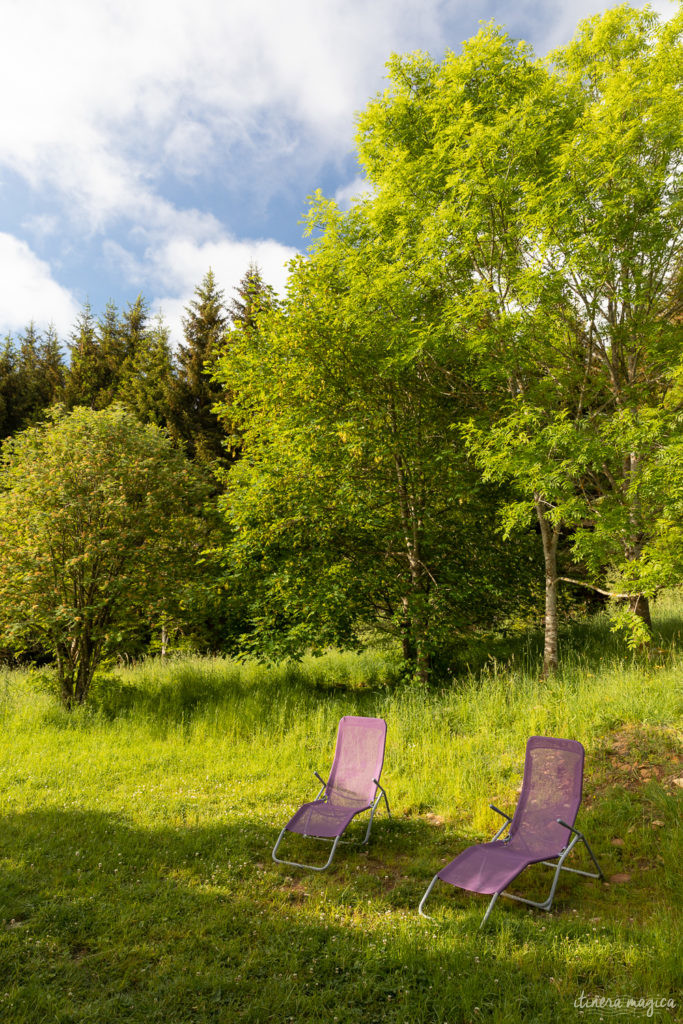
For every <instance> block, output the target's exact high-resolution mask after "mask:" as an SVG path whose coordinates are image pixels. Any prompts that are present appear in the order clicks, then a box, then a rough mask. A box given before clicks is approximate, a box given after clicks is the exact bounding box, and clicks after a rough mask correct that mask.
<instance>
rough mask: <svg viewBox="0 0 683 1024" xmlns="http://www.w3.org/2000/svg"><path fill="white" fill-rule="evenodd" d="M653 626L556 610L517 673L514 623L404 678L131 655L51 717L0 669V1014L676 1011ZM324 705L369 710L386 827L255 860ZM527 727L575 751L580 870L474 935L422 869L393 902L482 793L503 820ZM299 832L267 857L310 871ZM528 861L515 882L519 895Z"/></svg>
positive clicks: (671, 792) (521, 648)
mask: <svg viewBox="0 0 683 1024" xmlns="http://www.w3.org/2000/svg"><path fill="white" fill-rule="evenodd" d="M654 621H655V628H656V638H655V644H654V647H653V650H652V651H650V652H648V653H647V654H645V653H636V654H627V653H625V652H624V648H623V647H622V646H621V645H620V644H619V643H618V641H617V640H616V639H615V638H614V637H613V636H612V635H611V634H610V632H609V629H608V627H607V625H606V622H605V620H603V619H602V618H601V617H600V616H598V617H596V618H594V619H592V620H591V621H588V622H584V623H576V624H574V625H573V626H572V627H571V629H569V630H568V631H567V632H566V633H565V634H564V635H563V637H562V659H563V666H562V669H561V671H560V673H559V674H558V675H557V676H556V677H555V678H553V679H552V680H550V681H545V682H544V681H540V679H539V670H538V665H539V662H538V654H537V650H536V647H535V641H534V639H533V638H531V639H527V640H526V641H523V642H522V641H520V643H519V644H518V645H517V647H516V649H515V650H514V656H513V648H511V647H510V648H509V649H508V651H507V655H506V657H505V658H502V659H501V660H498V661H496V660H495V659H493V658H489V659H488V660H486V659H485V660H484V662H483V663H482V664H478V665H476V666H474V665H473V666H471V667H470V670H469V671H467V670H466V669H463V672H462V673H461V674H460V675H459V677H458V678H457V679H454V680H453V681H452V682H451V683H449V685H447V686H446V685H442V686H438V687H433V688H430V689H426V688H424V687H420V686H418V685H416V684H415V683H408V682H406V681H405V680H402V679H401V678H400V674H399V669H398V664H397V662H396V661H395V660H394V659H392V657H391V655H390V654H387V653H382V652H378V651H371V650H368V651H365V652H363V653H334V652H331V653H329V654H326V655H324V656H322V657H319V658H312V657H311V658H306V659H304V660H303V661H302V662H301V663H299V664H282V665H272V666H265V665H261V664H258V663H256V662H244V663H239V662H235V661H229V660H224V659H207V658H192V657H187V656H186V657H183V658H178V659H166V660H165V661H164V662H162V661H161V660H159V659H150V660H147V661H143V662H141V663H140V664H138V665H135V666H132V667H129V668H118V669H109V670H107V671H105V672H101V673H100V674H99V675H98V676H97V677H96V680H95V683H94V689H93V693H92V700H91V702H90V704H89V705H88V706H87V707H84V708H80V709H77V710H76V711H73V712H67V711H66V710H64V709H63V708H62V707H61V706H60V705H59V701H58V699H57V696H56V694H55V690H54V686H55V684H54V678H53V675H52V673H51V672H50V670H49V669H44V668H43V669H35V670H31V671H28V670H21V671H20V670H17V671H6V672H4V674H2V675H0V726H1V732H0V1020H2V1021H4V1022H6V1024H39V1022H43V1021H45V1022H47V1021H50V1022H53V1021H54V1022H60V1024H66V1022H74V1024H75V1022H78V1024H82V1022H86V1021H88V1022H90V1021H92V1022H97V1024H116V1022H125V1024H133V1022H142V1021H145V1022H147V1024H151V1022H161V1021H163V1022H165V1024H184V1022H188V1024H189V1022H192V1024H195V1022H197V1024H199V1022H205V1021H206V1022H209V1021H210V1022H221V1021H225V1022H232V1021H236V1022H237V1021H245V1022H247V1021H248V1022H254V1024H260V1022H266V1021H274V1022H283V1024H284V1022H288V1021H292V1022H296V1024H298V1022H311V1024H313V1022H315V1024H320V1022H328V1021H329V1022H339V1024H351V1022H361V1021H362V1022H364V1024H372V1022H377V1024H379V1022H396V1024H399V1022H400V1024H403V1022H406V1024H432V1022H439V1024H461V1022H478V1021H492V1022H493V1021H495V1022H503V1021H505V1022H507V1021H511V1022H516V1021H525V1022H538V1024H548V1022H554V1021H579V1020H584V1021H592V1020H594V1021H596V1022H598V1021H600V1020H603V1019H605V1020H607V1019H613V1018H614V1012H613V1011H612V1012H609V1011H608V1009H603V1010H600V1009H598V1008H597V1007H596V1006H595V1005H594V1003H593V1002H592V1000H594V999H595V997H605V998H607V999H612V1000H613V999H615V998H618V997H619V998H623V997H628V996H631V997H632V998H634V999H635V1000H641V1001H642V1002H641V1005H640V1008H635V1009H633V1008H632V1009H631V1010H629V1011H628V1014H627V1015H624V1017H623V1018H620V1019H654V1020H664V1021H677V1020H678V1021H680V1020H681V1019H683V1016H682V1011H681V1002H682V1000H683V992H682V991H681V985H680V964H681V962H683V957H682V956H681V953H682V951H681V942H680V934H681V928H680V906H681V876H680V838H681V830H680V798H681V787H680V785H679V784H677V783H676V781H675V780H677V779H678V780H679V783H680V779H681V777H682V776H683V762H682V760H681V722H682V711H683V687H682V686H681V683H682V681H683V655H682V654H681V638H682V634H683V600H682V599H681V597H680V596H679V597H678V598H676V597H668V598H667V599H662V600H660V602H659V603H658V604H657V605H656V606H655V608H654ZM344 714H361V715H379V716H382V717H384V718H385V719H386V720H387V722H388V736H387V750H386V758H385V768H384V773H383V776H382V782H383V785H384V787H385V788H386V791H387V794H388V797H389V802H390V805H391V810H392V817H391V818H388V817H387V814H386V811H385V809H384V808H383V807H382V808H381V809H380V811H379V812H378V815H377V817H376V819H375V824H374V826H373V834H372V838H371V840H370V844H369V846H368V847H366V848H363V849H357V848H355V847H353V846H342V847H340V848H339V849H338V852H337V856H336V858H335V861H334V863H333V865H332V867H331V868H330V869H329V870H328V871H327V872H325V873H324V874H313V873H306V872H304V871H300V870H297V869H295V868H286V867H281V866H278V865H276V864H274V863H273V862H272V860H271V850H272V847H273V844H274V842H275V839H276V838H277V835H278V833H279V830H280V828H281V827H282V825H283V824H284V823H285V821H286V820H287V819H288V817H289V816H290V815H291V814H292V813H293V811H294V810H295V809H296V808H297V807H298V806H299V804H300V803H301V802H303V801H304V800H305V799H312V798H313V796H314V795H315V793H316V792H317V788H318V784H317V780H316V779H315V778H314V776H313V770H314V769H318V771H320V772H321V774H323V776H325V775H326V773H327V771H328V769H329V766H330V763H331V759H332V754H333V750H334V739H335V733H336V728H337V724H338V721H339V718H340V717H341V716H342V715H344ZM533 734H545V735H557V736H569V737H573V738H576V739H579V740H581V742H582V743H583V744H584V746H585V748H586V767H585V782H584V800H583V804H582V807H581V809H580V811H579V817H578V822H577V824H578V827H579V828H580V829H582V830H583V831H584V832H585V833H586V836H587V838H588V840H589V842H590V843H591V846H592V848H593V850H594V852H595V854H596V856H597V858H598V860H599V862H600V864H601V866H602V868H603V870H604V872H605V875H606V876H607V879H608V881H607V882H606V883H600V882H598V881H593V880H590V879H585V878H580V877H579V876H574V875H569V876H564V877H563V878H562V879H561V881H560V884H559V887H558V891H557V895H556V900H555V904H554V906H553V910H552V912H551V913H544V912H542V911H532V910H529V909H528V908H526V907H524V906H522V905H520V904H517V903H512V902H509V901H505V900H500V901H499V902H498V905H497V906H496V908H495V910H494V912H493V915H492V917H491V920H490V921H489V924H488V926H487V927H486V929H485V930H483V931H478V927H479V923H480V921H481V918H482V916H483V914H484V911H485V909H486V905H487V902H488V901H487V898H486V897H477V896H473V895H471V894H467V893H463V892H459V891H456V890H454V889H452V888H451V887H449V886H440V887H437V889H436V890H435V891H434V893H433V896H432V898H431V899H430V906H429V912H430V914H431V915H432V916H433V920H432V921H426V920H424V919H423V918H421V917H419V916H418V914H417V906H418V903H419V900H420V898H421V896H422V894H423V892H424V890H425V888H426V886H427V884H428V883H429V881H430V879H431V878H432V876H433V875H434V873H435V872H436V871H437V870H438V869H439V867H441V866H442V865H443V864H444V863H446V862H447V861H448V860H450V859H451V858H452V857H454V856H455V855H456V854H457V853H458V852H460V851H461V850H462V849H463V848H464V847H465V846H467V845H468V844H469V843H471V842H474V841H481V840H482V839H486V838H490V837H491V836H492V835H493V833H494V832H495V831H496V830H497V828H498V826H499V819H498V817H497V815H495V814H494V813H493V812H491V811H490V810H489V809H488V805H489V803H491V802H492V803H495V804H496V805H497V806H499V807H501V808H503V809H504V810H507V811H508V812H510V813H511V811H512V809H513V808H514V805H515V802H516V796H517V791H518V788H519V785H520V782H521V775H522V767H523V760H524V748H525V743H526V740H527V738H528V737H529V736H530V735H533ZM354 834H355V835H357V836H360V835H361V834H362V830H361V826H360V825H359V826H358V827H356V829H355V833H354ZM307 842H308V845H307V846H306V847H305V851H306V852H304V846H303V844H304V840H303V839H302V840H297V838H296V837H291V839H290V840H289V843H290V844H289V846H288V847H287V855H288V856H289V855H294V856H295V857H297V856H301V855H303V856H306V853H307V854H308V856H319V857H320V858H321V862H323V860H324V858H325V857H326V855H327V851H326V849H324V850H323V849H322V848H319V847H317V846H316V844H315V842H314V841H313V840H308V841H307ZM574 858H575V859H574V862H573V866H576V867H585V868H589V864H588V863H587V862H586V861H587V858H586V857H585V853H578V852H577V853H575V854H574ZM550 876H551V872H550V871H549V870H548V869H547V868H542V867H537V868H533V869H530V870H528V871H527V872H525V874H524V875H522V876H521V878H520V879H518V883H516V887H515V891H517V892H519V893H521V894H523V895H528V896H529V897H530V898H533V899H542V898H544V896H545V894H546V892H547V887H548V885H549V881H550ZM662 999H664V1000H665V1001H667V1000H668V1002H669V1005H665V1006H655V1005H653V1004H652V1003H648V1002H647V1000H662ZM673 1003H675V1004H676V1005H675V1006H673V1005H671V1004H673Z"/></svg>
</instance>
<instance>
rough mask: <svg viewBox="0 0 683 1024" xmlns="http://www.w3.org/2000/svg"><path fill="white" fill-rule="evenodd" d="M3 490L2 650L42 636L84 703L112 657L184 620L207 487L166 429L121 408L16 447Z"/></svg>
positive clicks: (59, 417)
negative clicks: (138, 638) (166, 619)
mask: <svg viewBox="0 0 683 1024" xmlns="http://www.w3.org/2000/svg"><path fill="white" fill-rule="evenodd" d="M0 486H1V490H0V622H1V623H2V632H3V640H4V643H5V644H7V645H8V646H11V647H13V648H14V649H15V650H21V649H22V647H24V646H30V645H31V644H33V643H35V642H36V641H39V642H40V643H41V644H42V646H43V648H44V649H45V650H47V651H48V652H49V653H50V654H51V655H52V656H53V657H54V658H55V660H56V663H57V669H58V673H59V680H60V685H61V692H62V697H63V700H64V702H65V703H66V704H67V705H69V706H70V705H71V704H73V703H74V702H82V701H84V700H85V699H86V697H87V694H88V690H89V687H90V682H91V680H92V676H93V672H94V670H95V668H96V667H97V665H98V664H99V663H100V662H101V660H102V659H103V658H104V657H106V656H107V655H111V654H114V653H115V652H116V651H117V650H120V649H121V647H122V645H125V643H126V641H127V639H128V638H130V637H131V636H134V635H137V634H138V633H139V631H140V629H141V625H145V624H146V625H147V626H151V625H153V624H155V623H157V622H159V621H160V620H161V619H162V618H163V616H164V615H169V616H174V615H176V616H177V614H178V608H179V604H180V602H181V600H182V598H183V595H184V594H186V593H187V588H188V581H189V586H190V587H191V586H192V585H193V581H194V579H195V578H196V575H197V568H196V566H197V562H198V560H199V559H200V554H201V550H202V546H203V544H204V540H205V531H204V526H203V523H202V522H201V520H200V519H199V517H198V515H197V511H196V510H197V509H198V508H200V507H201V503H202V500H203V496H204V494H205V490H204V488H203V486H202V484H201V483H200V482H199V481H198V479H197V475H196V473H195V472H194V470H193V468H192V466H191V465H190V464H189V462H188V461H187V459H186V458H185V457H184V455H183V454H182V453H181V452H179V451H178V450H177V449H175V448H174V447H173V445H172V443H171V441H170V439H169V438H168V436H167V435H166V434H165V433H164V432H163V431H161V430H160V429H158V428H157V427H155V426H153V425H141V424H140V422H139V420H137V419H136V418H135V417H134V416H133V415H132V413H130V412H129V411H127V410H125V409H123V408H121V407H118V406H112V407H111V408H109V409H106V410H101V411H95V410H92V409H87V408H76V409H75V410H73V412H71V413H70V414H64V413H63V412H57V413H55V416H54V419H53V421H52V422H50V423H44V424H41V425H39V426H37V427H32V428H29V429H28V430H25V431H23V432H21V433H19V434H17V435H16V436H15V437H13V438H11V439H10V440H8V441H7V442H6V443H5V445H4V448H3V455H2V475H1V478H0Z"/></svg>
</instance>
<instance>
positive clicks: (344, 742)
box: [273, 715, 389, 871]
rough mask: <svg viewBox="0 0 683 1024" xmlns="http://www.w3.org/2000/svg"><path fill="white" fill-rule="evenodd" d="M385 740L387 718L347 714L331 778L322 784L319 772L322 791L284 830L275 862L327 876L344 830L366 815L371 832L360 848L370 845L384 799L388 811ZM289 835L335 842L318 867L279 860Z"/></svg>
mask: <svg viewBox="0 0 683 1024" xmlns="http://www.w3.org/2000/svg"><path fill="white" fill-rule="evenodd" d="M386 735H387V723H386V722H385V721H384V719H383V718H360V717H354V716H352V715H346V716H345V717H344V718H342V719H341V721H340V722H339V729H338V732H337V745H336V748H335V752H334V760H333V762H332V770H331V771H330V777H329V779H328V781H327V782H324V781H323V779H321V778H320V776H319V775H318V773H317V772H316V773H315V774H316V776H317V777H318V779H320V781H321V782H322V783H323V786H322V789H321V790H320V792H319V793H318V795H317V797H316V798H315V800H312V801H311V802H310V803H306V804H303V806H302V807H300V808H299V810H298V811H297V812H296V814H295V815H294V816H293V817H292V818H290V820H289V821H288V822H287V824H286V825H285V827H284V828H283V829H282V831H281V832H280V835H279V837H278V840H277V842H276V844H275V846H274V848H273V860H274V861H276V862H277V863H278V864H290V865H292V866H294V867H302V868H311V869H312V870H314V871H324V870H325V868H327V867H329V865H330V864H331V863H332V858H333V857H334V854H335V850H336V849H337V844H338V843H339V841H340V839H341V836H342V834H343V833H344V831H345V829H346V828H347V827H348V825H349V823H350V822H351V821H352V819H353V818H355V816H356V815H357V814H360V813H361V812H362V811H370V820H369V822H368V828H367V831H366V833H365V838H364V839H363V843H362V844H361V845H363V844H365V843H367V842H368V840H369V839H370V829H371V828H372V819H373V817H374V814H375V810H376V809H377V806H378V804H379V802H380V800H381V799H382V797H384V801H385V803H386V806H387V811H389V801H388V800H387V795H386V793H385V792H384V789H383V788H382V786H380V784H379V778H380V775H381V773H382V765H383V764H384V747H385V742H386ZM285 832H298V833H299V834H300V835H302V836H310V837H312V838H315V839H326V840H331V841H333V842H332V850H331V851H330V856H329V858H328V860H327V863H326V864H324V865H323V866H322V867H317V866H316V865H313V864H299V863H298V862H297V861H289V860H280V859H279V858H278V857H277V856H276V854H277V850H278V847H279V845H280V843H281V841H282V838H283V836H284V834H285Z"/></svg>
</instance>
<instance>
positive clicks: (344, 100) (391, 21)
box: [0, 0, 442, 230]
mask: <svg viewBox="0 0 683 1024" xmlns="http://www.w3.org/2000/svg"><path fill="white" fill-rule="evenodd" d="M441 6H442V0H423V2H422V3H420V4H419V9H418V5H417V4H416V3H415V2H414V0H413V2H411V0H375V2H374V3H372V4H370V5H367V4H366V3H365V2H361V0H326V2H325V3H320V2H319V0H290V2H288V3H287V4H283V3H279V2H277V0H232V2H231V3H229V4H226V3H224V2H223V0H197V2H196V3H194V4H188V3H186V2H185V0H143V2H140V0H117V3H116V4H109V3H107V4H103V3H96V2H95V3H93V2H92V0H65V2H64V3H60V4H55V3H54V0H32V2H31V4H30V5H28V6H27V5H26V3H25V2H24V0H5V2H4V4H3V31H2V36H1V39H0V93H1V94H2V95H4V96H6V97H7V96H11V97H12V102H11V103H6V104H5V106H4V109H3V131H2V133H0V163H4V164H5V165H7V166H9V167H11V168H12V170H14V171H15V172H16V173H18V174H20V175H21V176H22V177H24V178H25V179H26V180H28V181H29V182H31V183H32V184H33V185H34V186H40V185H45V184H49V185H50V186H52V187H54V188H56V189H58V190H59V191H60V192H61V193H62V194H63V195H64V196H65V197H67V198H68V200H69V203H70V208H71V211H72V213H74V212H76V211H77V212H78V214H79V215H80V216H82V217H83V218H84V223H85V224H87V225H88V226H89V227H90V229H92V230H98V229H101V228H102V227H103V226H104V225H106V224H108V223H110V222H111V220H112V218H115V217H117V216H120V215H123V216H134V215H135V211H136V209H137V208H138V207H139V206H140V205H141V203H142V204H143V205H144V202H145V199H146V197H147V196H148V195H149V193H150V191H151V192H153V191H154V190H155V184H156V182H157V181H158V178H159V176H160V175H162V174H168V173H170V174H173V175H179V176H181V177H182V176H187V175H196V174H199V173H200V172H201V171H202V170H205V169H206V168H207V166H213V167H215V166H216V162H217V161H223V163H224V164H225V165H226V167H229V168H230V171H231V173H233V174H239V173H240V171H241V172H242V173H244V167H240V166H239V161H237V162H236V160H235V149H236V147H246V148H247V150H249V149H252V150H253V152H254V156H255V158H256V157H258V156H259V155H263V153H261V154H259V152H258V150H259V148H260V147H263V150H264V152H265V148H266V147H267V159H268V161H269V162H270V163H271V164H272V165H273V166H275V165H276V164H277V161H278V159H279V158H280V157H281V155H282V154H283V153H288V154H289V155H290V156H291V154H292V151H293V150H299V151H300V155H299V159H300V160H302V161H304V160H305V161H308V162H309V163H310V161H311V160H319V161H321V162H323V161H324V160H326V159H329V158H333V157H335V156H339V155H340V154H343V153H344V152H346V151H348V149H349V148H350V146H351V139H352V133H353V112H354V110H356V109H357V108H359V107H361V106H363V105H364V104H365V102H366V100H367V97H368V94H369V92H372V91H374V90H375V89H376V88H377V87H378V86H379V84H380V82H381V76H382V69H383V64H384V61H385V60H386V58H387V56H388V54H389V52H390V51H391V50H392V49H395V48H406V47H409V46H410V43H409V40H410V39H411V38H414V37H415V34H416V32H418V35H419V38H420V39H421V40H423V41H426V42H427V41H430V40H431V41H432V42H437V41H438V39H439V11H440V7H441ZM418 30H419V31H418ZM17 83H21V85H20V87H17ZM293 126H296V128H295V129H293ZM264 144H265V146H264Z"/></svg>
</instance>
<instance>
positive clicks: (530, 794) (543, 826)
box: [418, 736, 604, 928]
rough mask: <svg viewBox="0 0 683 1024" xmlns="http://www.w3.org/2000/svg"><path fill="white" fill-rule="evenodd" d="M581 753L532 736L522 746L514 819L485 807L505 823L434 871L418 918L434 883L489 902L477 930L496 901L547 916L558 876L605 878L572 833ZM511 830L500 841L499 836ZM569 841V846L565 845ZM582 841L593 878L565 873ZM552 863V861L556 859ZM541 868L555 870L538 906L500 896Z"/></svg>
mask: <svg viewBox="0 0 683 1024" xmlns="http://www.w3.org/2000/svg"><path fill="white" fill-rule="evenodd" d="M583 758H584V749H583V747H582V746H581V744H580V743H577V741H576V740H559V739H551V738H549V737H547V736H532V737H531V739H530V740H529V741H528V742H527V745H526V760H525V762H524V781H523V782H522V792H521V794H520V797H519V802H518V804H517V809H516V810H515V814H514V817H513V818H510V816H509V815H508V814H505V813H504V812H503V811H499V810H498V808H497V807H494V806H493V804H490V805H489V806H490V807H491V810H493V811H496V813H497V814H501V815H502V816H503V817H504V818H506V819H507V821H506V822H505V824H504V825H503V826H502V828H500V829H499V830H498V832H496V834H495V836H494V837H493V839H492V840H491V841H490V842H489V843H478V844H477V845H476V846H470V847H468V849H466V850H464V851H463V852H462V853H461V854H460V855H459V856H458V857H456V858H455V860H452V861H451V863H450V864H447V865H446V867H445V868H442V869H441V871H439V872H438V873H437V874H436V875H435V876H434V878H433V879H432V881H431V882H430V884H429V888H428V889H427V891H426V893H425V894H424V896H423V897H422V900H421V901H420V906H419V908H418V909H419V912H420V913H421V914H422V916H423V917H427V914H425V913H424V910H423V907H424V905H425V901H426V899H427V897H428V896H429V894H430V892H431V891H432V888H433V887H434V885H435V884H436V881H437V879H439V878H440V879H441V881H442V882H448V884H449V885H455V886H457V887H458V888H459V889H468V890H469V891H470V892H479V893H483V894H485V895H490V896H492V899H491V902H490V903H489V906H488V909H487V911H486V913H485V915H484V919H483V921H482V922H481V925H480V928H482V927H483V926H484V925H485V924H486V921H487V920H488V917H489V914H490V913H491V911H492V910H493V906H494V904H495V902H496V900H497V899H498V897H499V896H501V895H502V896H509V898H510V899H513V900H519V902H520V903H528V904H529V906H531V907H539V908H540V909H541V910H550V908H551V906H552V902H553V896H554V895H555V888H556V886H557V881H558V878H559V874H560V871H571V872H573V873H574V874H577V875H586V876H587V877H588V878H604V875H603V873H602V870H601V868H600V865H599V864H598V862H597V860H596V859H595V857H594V856H593V851H592V850H591V848H590V846H589V845H588V843H587V842H586V839H585V838H584V836H583V835H582V834H581V832H579V831H578V830H577V829H575V828H574V821H575V819H576V814H577V812H578V809H579V804H580V803H581V788H582V784H583ZM508 825H509V826H510V831H509V833H508V835H507V837H506V838H505V839H499V836H501V835H502V833H503V832H504V831H505V829H506V828H507V827H508ZM570 836H571V840H570ZM579 841H581V842H582V843H583V844H584V845H585V847H586V849H587V850H588V853H589V854H590V857H591V859H592V861H593V863H594V864H595V866H596V868H597V869H598V870H597V874H593V873H591V872H590V871H577V869H576V868H566V867H564V861H565V859H566V857H568V856H569V854H570V853H571V851H572V850H573V849H574V847H575V845H576V844H577V842H579ZM558 857H559V860H558V861H557V862H556V863H551V862H550V860H551V859H552V858H558ZM537 863H541V864H545V865H547V866H548V867H551V868H555V877H554V878H553V883H552V887H551V889H550V895H549V896H548V898H547V900H544V902H543V903H535V902H534V901H533V900H527V899H524V898H523V897H522V896H513V894H512V893H511V892H505V888H506V886H508V885H509V884H510V882H512V881H513V879H515V878H516V877H517V875H519V874H520V873H521V872H522V871H523V870H524V868H526V867H528V866H529V864H537Z"/></svg>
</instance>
